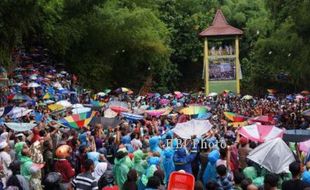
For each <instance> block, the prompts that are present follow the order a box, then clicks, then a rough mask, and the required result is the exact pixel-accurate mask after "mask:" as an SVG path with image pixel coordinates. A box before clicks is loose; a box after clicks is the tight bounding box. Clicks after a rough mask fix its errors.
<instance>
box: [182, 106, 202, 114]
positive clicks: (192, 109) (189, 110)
mask: <svg viewBox="0 0 310 190" xmlns="http://www.w3.org/2000/svg"><path fill="white" fill-rule="evenodd" d="M206 112H207V108H206V107H204V106H189V107H186V108H183V109H181V110H180V113H182V114H185V115H197V114H201V113H206Z"/></svg>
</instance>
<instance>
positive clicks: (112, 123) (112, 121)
mask: <svg viewBox="0 0 310 190" xmlns="http://www.w3.org/2000/svg"><path fill="white" fill-rule="evenodd" d="M121 122H122V121H121V120H120V119H118V118H116V117H115V118H106V117H94V118H93V119H92V121H91V122H90V125H92V126H93V125H95V124H97V123H99V124H102V125H103V126H104V127H113V128H114V127H116V126H117V125H119V124H120V123H121Z"/></svg>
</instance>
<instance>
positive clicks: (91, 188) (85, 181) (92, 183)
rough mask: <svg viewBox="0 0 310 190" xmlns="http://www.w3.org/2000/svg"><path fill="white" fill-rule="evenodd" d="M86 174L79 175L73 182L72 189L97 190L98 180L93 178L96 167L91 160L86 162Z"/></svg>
mask: <svg viewBox="0 0 310 190" xmlns="http://www.w3.org/2000/svg"><path fill="white" fill-rule="evenodd" d="M84 168H85V172H83V173H81V174H79V175H77V176H76V177H75V178H74V179H73V180H72V182H71V187H72V188H73V189H76V190H78V189H83V190H97V189H98V184H97V181H96V179H95V178H94V177H93V176H92V172H93V171H94V168H95V165H94V162H93V161H92V160H91V159H86V160H85V165H84Z"/></svg>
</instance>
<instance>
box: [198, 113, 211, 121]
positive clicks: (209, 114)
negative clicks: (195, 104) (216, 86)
mask: <svg viewBox="0 0 310 190" xmlns="http://www.w3.org/2000/svg"><path fill="white" fill-rule="evenodd" d="M211 116H212V114H211V113H210V112H207V113H199V114H198V116H197V119H201V120H206V119H209V118H210V117H211Z"/></svg>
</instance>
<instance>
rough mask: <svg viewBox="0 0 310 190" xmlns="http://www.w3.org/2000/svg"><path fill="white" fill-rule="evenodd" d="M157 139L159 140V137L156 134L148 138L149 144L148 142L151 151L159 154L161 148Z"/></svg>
mask: <svg viewBox="0 0 310 190" xmlns="http://www.w3.org/2000/svg"><path fill="white" fill-rule="evenodd" d="M159 141H160V137H158V136H154V137H152V138H150V140H149V144H150V150H151V152H159V154H161V152H162V150H161V148H160V147H159Z"/></svg>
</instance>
